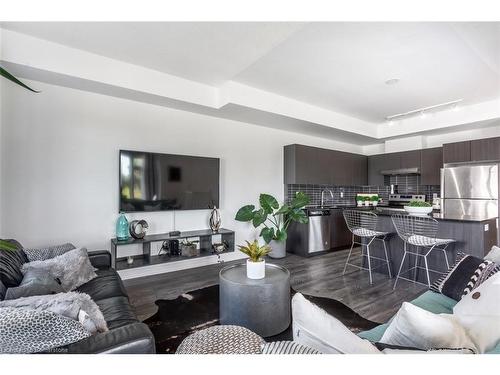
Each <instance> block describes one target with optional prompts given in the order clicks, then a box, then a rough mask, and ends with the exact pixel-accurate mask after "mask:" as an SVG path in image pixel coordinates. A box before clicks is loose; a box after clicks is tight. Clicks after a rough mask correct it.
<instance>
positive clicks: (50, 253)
mask: <svg viewBox="0 0 500 375" xmlns="http://www.w3.org/2000/svg"><path fill="white" fill-rule="evenodd" d="M73 249H76V247H75V246H74V245H73V244H72V243H69V242H68V243H65V244H62V245H56V246H49V247H42V248H39V249H24V252H25V253H26V256H27V257H28V260H29V261H30V262H34V261H35V260H47V259H52V258H55V257H57V256H59V255H62V254H64V253H67V252H68V251H70V250H73Z"/></svg>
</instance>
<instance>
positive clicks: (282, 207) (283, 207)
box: [274, 204, 290, 216]
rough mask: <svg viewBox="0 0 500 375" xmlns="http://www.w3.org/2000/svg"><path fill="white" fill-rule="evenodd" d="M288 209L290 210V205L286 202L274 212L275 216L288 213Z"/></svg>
mask: <svg viewBox="0 0 500 375" xmlns="http://www.w3.org/2000/svg"><path fill="white" fill-rule="evenodd" d="M288 211H290V206H289V205H287V204H284V205H283V206H281V207H280V209H279V210H278V211H276V212H275V213H274V216H278V215H286V214H287V213H288Z"/></svg>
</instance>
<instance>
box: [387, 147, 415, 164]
mask: <svg viewBox="0 0 500 375" xmlns="http://www.w3.org/2000/svg"><path fill="white" fill-rule="evenodd" d="M398 154H399V167H400V168H414V167H417V168H418V167H420V157H421V155H420V154H421V150H412V151H405V152H398ZM388 155H390V154H388Z"/></svg>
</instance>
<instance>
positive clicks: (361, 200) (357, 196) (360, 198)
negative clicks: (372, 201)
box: [356, 195, 365, 202]
mask: <svg viewBox="0 0 500 375" xmlns="http://www.w3.org/2000/svg"><path fill="white" fill-rule="evenodd" d="M364 200H365V198H363V197H362V196H361V195H356V202H363V201H364Z"/></svg>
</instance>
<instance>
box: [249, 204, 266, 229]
mask: <svg viewBox="0 0 500 375" xmlns="http://www.w3.org/2000/svg"><path fill="white" fill-rule="evenodd" d="M266 220H267V213H266V212H265V211H264V209H262V208H261V209H260V210H258V211H254V212H253V219H252V224H253V226H254V227H255V228H257V227H258V226H259V225H261V224H262V223H264V222H265V221H266Z"/></svg>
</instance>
